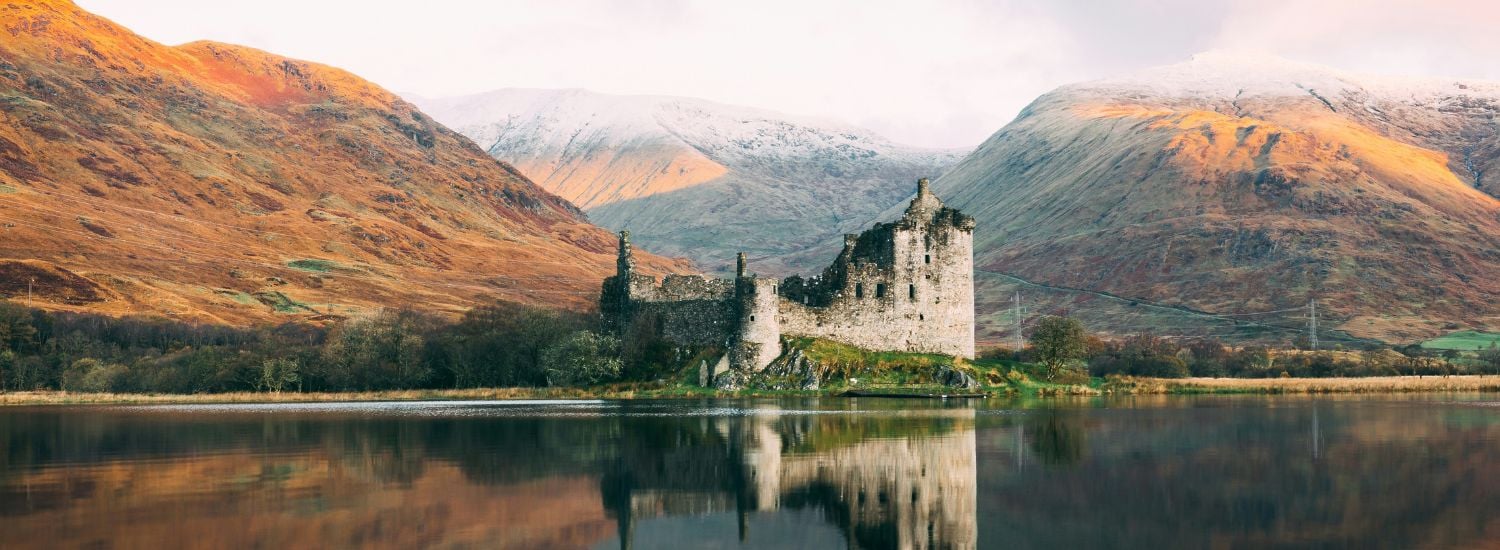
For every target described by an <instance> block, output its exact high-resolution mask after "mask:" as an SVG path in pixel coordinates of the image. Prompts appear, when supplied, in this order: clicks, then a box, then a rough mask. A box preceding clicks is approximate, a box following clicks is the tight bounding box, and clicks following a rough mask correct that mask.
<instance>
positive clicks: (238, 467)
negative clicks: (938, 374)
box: [0, 395, 1500, 548]
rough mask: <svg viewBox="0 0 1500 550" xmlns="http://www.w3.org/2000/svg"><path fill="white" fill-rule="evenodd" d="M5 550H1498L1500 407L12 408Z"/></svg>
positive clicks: (675, 404) (1334, 402)
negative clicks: (1374, 549) (1242, 549)
mask: <svg viewBox="0 0 1500 550" xmlns="http://www.w3.org/2000/svg"><path fill="white" fill-rule="evenodd" d="M0 440H3V441H4V444H5V451H4V454H3V455H0V548H41V547H90V548H177V547H204V548H290V547H314V548H329V547H333V548H340V547H391V548H412V547H445V548H453V547H460V548H461V547H482V548H494V547H506V548H622V547H634V548H844V547H853V548H976V547H977V548H1002V547H1003V548H1086V547H1112V548H1120V547H1132V548H1176V547H1190V548H1204V547H1220V548H1238V547H1247V548H1248V547H1255V548H1259V547H1268V546H1286V547H1349V548H1371V547H1391V548H1413V547H1442V548H1448V547H1475V548H1480V547H1496V546H1500V471H1497V468H1500V400H1497V398H1496V397H1495V396H1493V395H1490V396H1457V397H1455V396H1432V397H1417V398H1412V397H1366V398H1339V399H1318V398H1265V397H1198V398H1167V397H1151V398H1135V399H1119V400H1092V401H1089V400H1085V401H1063V402H1055V401H1054V402H1039V403H1017V402H1008V401H995V400H990V401H982V402H976V403H970V404H946V405H945V404H943V403H937V402H927V401H902V400H872V399H860V400H849V399H808V400H778V401H669V402H604V401H595V402H501V403H495V402H445V403H401V404H397V403H376V404H334V405H263V406H262V405H236V406H153V407H87V408H85V407H77V408H56V407H53V408H25V409H17V408H11V409H0Z"/></svg>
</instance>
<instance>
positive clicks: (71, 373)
mask: <svg viewBox="0 0 1500 550" xmlns="http://www.w3.org/2000/svg"><path fill="white" fill-rule="evenodd" d="M125 372H126V369H125V365H120V364H108V365H106V364H104V362H102V361H100V360H98V359H94V358H84V359H79V360H77V361H74V362H73V364H72V365H69V366H68V368H67V370H65V371H63V389H64V390H67V391H73V392H112V391H117V390H118V389H119V385H120V381H121V380H123V379H124V377H125Z"/></svg>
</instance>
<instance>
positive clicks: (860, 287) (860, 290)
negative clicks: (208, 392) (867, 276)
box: [854, 283, 865, 298]
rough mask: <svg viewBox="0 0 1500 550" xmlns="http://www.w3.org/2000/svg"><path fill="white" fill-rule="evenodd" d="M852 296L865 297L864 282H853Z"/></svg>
mask: <svg viewBox="0 0 1500 550" xmlns="http://www.w3.org/2000/svg"><path fill="white" fill-rule="evenodd" d="M854 297H855V298H864V297H865V284H864V283H854Z"/></svg>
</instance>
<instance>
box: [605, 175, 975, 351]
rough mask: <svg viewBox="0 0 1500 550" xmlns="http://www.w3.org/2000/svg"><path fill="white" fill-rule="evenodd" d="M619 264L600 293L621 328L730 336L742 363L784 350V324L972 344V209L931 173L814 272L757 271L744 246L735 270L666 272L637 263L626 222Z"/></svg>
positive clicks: (726, 342)
mask: <svg viewBox="0 0 1500 550" xmlns="http://www.w3.org/2000/svg"><path fill="white" fill-rule="evenodd" d="M616 268H617V272H616V275H615V276H613V277H610V278H608V279H605V280H604V288H603V293H602V295H601V297H600V311H601V312H602V313H603V314H604V318H605V321H606V323H607V324H608V325H609V326H610V327H611V328H612V329H613V330H615V331H617V332H619V333H621V334H623V335H625V336H626V337H631V336H632V335H637V334H641V332H640V331H642V330H645V331H650V332H651V333H654V334H656V335H658V336H659V337H661V338H663V339H665V340H667V341H670V342H673V343H675V344H678V345H683V346H708V345H721V346H724V348H725V349H727V350H728V352H729V363H730V366H731V367H733V368H736V369H742V370H751V371H758V370H760V369H763V368H765V366H766V365H768V364H770V363H771V361H773V360H775V359H776V357H777V356H779V355H781V338H782V336H810V337H819V338H827V339H829V340H835V341H839V342H844V343H847V344H852V345H855V346H859V347H862V348H866V349H872V350H882V351H907V352H923V353H940V354H945V355H953V356H959V357H967V358H972V357H973V356H974V219H973V218H971V217H969V216H966V215H964V214H962V213H960V212H959V211H957V210H954V209H952V208H948V207H946V206H943V202H942V201H941V200H938V198H937V196H935V195H933V194H932V192H931V191H930V190H928V187H927V180H926V179H923V180H920V181H918V182H917V196H916V198H914V199H912V201H911V205H910V206H908V207H907V209H906V212H905V213H904V214H903V215H902V216H901V218H900V219H898V220H896V221H894V222H889V223H879V224H876V225H875V226H874V227H872V228H870V229H868V230H866V231H865V232H864V233H861V234H859V235H845V236H844V249H843V251H842V252H840V253H839V256H838V258H837V259H835V260H834V261H833V264H832V265H830V266H828V267H827V268H826V269H824V270H823V272H822V273H821V274H819V275H816V276H813V277H810V278H803V277H801V276H796V275H794V276H791V277H788V278H786V279H784V280H780V279H774V278H765V277H759V276H756V275H754V274H750V273H748V272H747V271H746V262H745V255H744V254H743V253H741V254H740V256H739V262H738V265H737V266H736V269H735V277H734V278H733V279H717V278H710V277H706V276H702V275H668V276H666V277H665V278H664V279H663V280H661V281H658V280H657V279H656V278H655V277H650V276H646V275H641V274H639V273H636V272H635V261H634V259H633V258H632V257H631V249H630V233H629V232H621V233H620V254H619V260H618V262H617V264H616Z"/></svg>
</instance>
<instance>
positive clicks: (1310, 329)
mask: <svg viewBox="0 0 1500 550" xmlns="http://www.w3.org/2000/svg"><path fill="white" fill-rule="evenodd" d="M1307 312H1308V317H1309V319H1308V320H1307V340H1308V342H1310V343H1311V344H1312V349H1313V350H1314V351H1316V350H1317V349H1318V299H1317V298H1312V299H1309V300H1308V301H1307Z"/></svg>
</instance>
